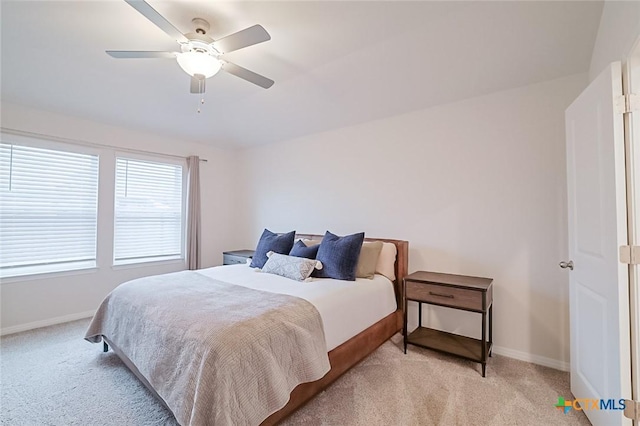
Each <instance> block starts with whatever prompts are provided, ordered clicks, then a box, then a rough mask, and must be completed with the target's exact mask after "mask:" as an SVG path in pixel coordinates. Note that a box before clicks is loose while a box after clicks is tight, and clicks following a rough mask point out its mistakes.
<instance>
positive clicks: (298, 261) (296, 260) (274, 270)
mask: <svg viewBox="0 0 640 426" xmlns="http://www.w3.org/2000/svg"><path fill="white" fill-rule="evenodd" d="M267 257H268V259H267V262H266V263H265V264H264V266H263V267H262V272H266V273H269V274H275V275H280V276H281V277H285V278H290V279H292V280H296V281H305V280H306V279H307V278H309V276H311V273H312V272H313V270H314V269H316V268H317V269H322V262H320V261H319V260H315V259H306V258H304V257H296V256H287V255H286V254H279V253H274V252H272V251H270V252H269V253H267Z"/></svg>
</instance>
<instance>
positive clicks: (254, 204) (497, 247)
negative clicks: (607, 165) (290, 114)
mask: <svg viewBox="0 0 640 426" xmlns="http://www.w3.org/2000/svg"><path fill="white" fill-rule="evenodd" d="M586 83H587V75H586V74H581V75H575V76H570V77H566V78H562V79H560V80H555V81H551V82H546V83H542V84H537V85H534V86H528V87H524V88H519V89H515V90H510V91H505V92H499V93H495V94H491V95H488V96H483V97H479V98H474V99H468V100H465V101H462V102H457V103H454V104H449V105H444V106H439V107H435V108H431V109H426V110H421V111H416V112H412V113H409V114H404V115H400V116H396V117H392V118H387V119H383V120H378V121H374V122H369V123H366V124H362V125H357V126H353V127H348V128H344V129H340V130H335V131H329V132H324V133H318V134H314V135H311V136H307V137H303V138H300V139H296V140H290V141H283V142H281V143H277V144H272V145H268V146H264V147H258V148H253V149H247V150H244V151H243V152H242V153H241V157H240V159H241V165H242V167H243V169H244V174H245V179H246V180H245V184H246V188H245V189H244V191H243V192H244V195H245V202H246V205H245V206H244V208H242V209H241V211H243V212H244V213H245V216H246V217H245V218H244V220H245V221H246V223H247V227H246V228H245V233H244V235H243V242H244V245H245V246H247V247H251V246H254V245H255V242H256V240H257V238H258V237H259V235H260V232H261V231H262V229H263V228H264V227H267V228H269V229H271V230H273V231H289V230H291V229H296V230H297V231H299V232H304V233H319V234H322V233H324V231H325V230H327V229H329V230H331V231H332V232H334V233H338V234H347V233H353V232H359V231H365V232H366V234H367V235H368V236H372V237H386V238H398V239H406V240H408V241H409V247H410V256H409V270H410V272H412V271H415V270H421V269H422V270H430V271H441V272H450V273H460V274H469V275H478V276H487V277H492V278H494V284H495V299H494V300H495V315H494V341H495V344H496V345H497V346H498V347H499V348H498V349H497V352H502V353H504V354H508V355H510V356H514V357H519V358H523V359H528V360H531V361H534V362H538V363H541V364H546V365H550V366H554V367H558V368H567V365H568V364H567V363H568V361H569V334H568V333H569V326H568V276H567V273H566V271H564V270H561V269H560V268H559V267H558V266H557V265H558V262H559V261H560V260H563V259H565V258H566V256H567V218H566V216H567V212H566V178H565V131H564V110H565V108H566V107H567V106H568V105H569V104H570V103H571V101H573V99H575V97H576V96H577V95H578V94H579V93H580V91H581V90H582V89H583V88H584V87H585V86H586ZM461 314H462V315H461ZM411 316H412V322H413V324H415V323H416V322H417V314H416V312H413V315H411ZM431 321H432V323H433V324H436V325H437V326H440V327H443V328H444V329H447V330H451V331H458V332H461V333H463V334H466V335H470V336H478V335H479V333H480V321H479V317H478V316H477V314H470V313H465V312H462V313H461V312H452V311H447V310H445V309H432V311H431Z"/></svg>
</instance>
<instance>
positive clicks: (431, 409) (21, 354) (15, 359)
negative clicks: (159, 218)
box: [0, 320, 589, 426]
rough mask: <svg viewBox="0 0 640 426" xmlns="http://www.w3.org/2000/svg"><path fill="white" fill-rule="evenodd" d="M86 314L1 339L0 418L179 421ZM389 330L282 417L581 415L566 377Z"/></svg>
mask: <svg viewBox="0 0 640 426" xmlns="http://www.w3.org/2000/svg"><path fill="white" fill-rule="evenodd" d="M87 325H88V320H81V321H74V322H71V323H67V324H62V325H58V326H53V327H48V328H43V329H39V330H33V331H28V332H24V333H19V334H14V335H9V336H5V337H3V338H2V339H0V368H1V370H0V388H1V389H0V390H1V393H0V422H1V423H2V424H3V425H5V424H6V425H29V426H35V425H175V420H174V419H173V416H172V415H171V413H169V412H168V411H167V410H166V409H165V408H163V406H162V405H161V404H160V403H159V402H158V401H156V399H155V398H154V397H153V396H152V395H151V394H150V393H149V392H148V391H147V390H146V389H145V387H144V386H143V385H142V384H140V383H139V382H138V380H137V379H136V377H135V376H133V374H131V373H130V372H129V370H127V368H126V367H125V366H124V365H123V364H122V362H120V360H119V359H118V357H117V356H115V355H114V354H113V352H109V353H102V352H101V349H102V346H101V345H93V344H90V343H88V342H86V341H84V340H83V339H82V336H83V335H84V331H85V328H86V327H87ZM400 343H401V338H400V336H399V335H398V336H395V337H394V338H393V339H392V341H389V342H387V343H385V344H384V345H383V346H381V347H380V348H379V349H378V350H377V351H376V352H374V353H373V354H372V355H371V356H370V357H369V358H367V359H366V360H364V361H363V362H362V363H360V364H359V365H358V366H356V367H355V368H353V369H352V370H351V371H350V372H348V373H347V374H346V375H344V376H343V377H342V378H341V379H339V380H338V381H337V382H335V383H334V384H333V385H332V386H331V387H329V388H328V389H327V390H326V391H325V392H323V393H321V394H320V395H318V396H317V397H316V398H315V399H314V400H312V401H311V402H310V403H309V404H307V405H306V406H305V407H303V408H302V409H300V410H298V411H297V412H296V413H294V415H292V416H291V417H289V418H288V419H287V420H286V421H285V422H284V423H283V424H286V425H296V424H311V425H368V426H369V425H545V426H546V425H571V424H576V425H577V424H589V423H588V421H587V419H586V417H585V416H584V414H582V413H580V412H575V411H573V410H572V411H571V412H570V413H568V414H563V413H562V412H561V411H559V410H557V409H556V408H554V406H553V405H554V404H555V403H556V401H557V399H558V396H563V397H565V398H571V394H570V393H569V375H568V374H567V373H563V372H560V371H556V370H552V369H549V368H545V367H540V366H536V365H533V364H529V363H525V362H521V361H515V360H512V359H509V358H505V357H500V356H494V357H493V358H491V359H490V362H489V365H488V368H487V377H486V378H484V379H483V378H482V377H481V375H480V373H479V371H480V366H479V365H477V364H475V363H472V362H469V361H465V360H461V359H458V358H455V357H452V356H447V355H442V354H438V353H436V352H432V351H428V350H422V349H420V348H415V347H410V349H409V353H408V354H407V355H404V354H403V353H402V351H401V349H400Z"/></svg>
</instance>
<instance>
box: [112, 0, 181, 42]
mask: <svg viewBox="0 0 640 426" xmlns="http://www.w3.org/2000/svg"><path fill="white" fill-rule="evenodd" d="M124 1H126V2H127V3H129V5H130V6H131V7H133V8H134V9H135V10H137V11H138V12H140V13H141V14H142V15H144V17H145V18H147V19H148V20H150V21H151V22H153V23H154V24H155V25H156V26H157V27H158V28H160V29H161V30H162V31H164V32H165V33H167V34H169V36H170V37H172V38H173V39H175V40H176V41H177V42H179V43H187V42H188V41H189V39H188V38H186V37H185V36H184V34H182V33H181V32H180V31H178V29H177V28H176V27H174V26H173V25H172V24H171V22H169V21H167V20H166V19H165V17H164V16H162V15H160V14H159V13H158V12H157V11H156V10H155V9H154V8H153V7H151V6H150V5H149V3H147V2H146V1H144V0H124Z"/></svg>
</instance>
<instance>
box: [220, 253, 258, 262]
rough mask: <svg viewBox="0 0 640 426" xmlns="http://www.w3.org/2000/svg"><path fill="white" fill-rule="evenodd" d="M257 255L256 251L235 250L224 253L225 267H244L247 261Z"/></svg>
mask: <svg viewBox="0 0 640 426" xmlns="http://www.w3.org/2000/svg"><path fill="white" fill-rule="evenodd" d="M254 254H255V250H233V251H225V252H223V253H222V264H223V265H238V264H242V265H244V264H245V263H247V259H251V258H252V257H253V255H254Z"/></svg>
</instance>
